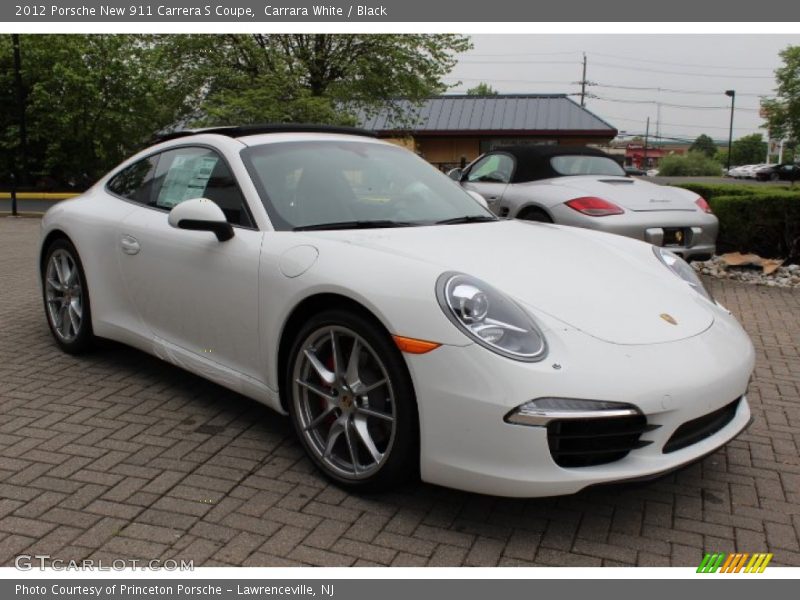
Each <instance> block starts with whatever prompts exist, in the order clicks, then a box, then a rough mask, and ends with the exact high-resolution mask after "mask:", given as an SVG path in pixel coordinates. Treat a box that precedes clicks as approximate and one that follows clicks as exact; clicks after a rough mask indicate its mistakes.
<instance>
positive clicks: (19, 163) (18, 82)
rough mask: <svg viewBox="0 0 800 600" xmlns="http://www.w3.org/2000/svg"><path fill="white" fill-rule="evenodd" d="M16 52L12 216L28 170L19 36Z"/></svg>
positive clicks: (14, 40)
mask: <svg viewBox="0 0 800 600" xmlns="http://www.w3.org/2000/svg"><path fill="white" fill-rule="evenodd" d="M11 46H12V48H13V52H14V87H15V88H16V90H15V91H16V96H17V117H18V120H19V157H18V158H17V157H14V162H13V164H14V166H15V168H14V170H13V172H12V174H11V214H12V215H14V216H16V215H17V186H18V185H19V184H23V185H24V184H26V183H27V179H28V177H27V169H28V128H27V124H26V122H25V91H24V89H23V87H22V58H21V56H20V50H19V34H16V33H12V34H11Z"/></svg>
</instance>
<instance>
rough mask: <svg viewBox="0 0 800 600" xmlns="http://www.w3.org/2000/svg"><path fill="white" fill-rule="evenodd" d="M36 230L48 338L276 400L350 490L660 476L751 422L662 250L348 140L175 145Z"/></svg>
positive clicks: (729, 332)
mask: <svg viewBox="0 0 800 600" xmlns="http://www.w3.org/2000/svg"><path fill="white" fill-rule="evenodd" d="M584 158H585V157H584ZM589 158H595V157H589ZM567 162H571V160H568V161H567ZM559 164H560V163H559ZM615 164H616V163H615ZM617 169H619V167H617ZM619 170H621V169H619ZM482 172H483V173H488V171H486V170H484V171H482ZM493 172H494V171H493ZM618 179H620V180H623V181H624V178H622V177H620V178H618ZM609 185H614V184H609ZM622 185H628V184H627V183H624V184H622ZM589 204H590V203H589ZM584 206H586V207H587V209H589V208H588V205H584ZM569 210H571V209H569ZM678 210H681V209H678ZM41 233H42V238H41V250H40V259H39V265H38V267H39V268H38V276H39V280H40V282H41V289H42V295H43V301H44V313H45V315H46V319H47V322H48V324H49V326H50V329H51V331H52V334H53V337H54V340H55V342H56V343H57V344H58V346H60V347H61V348H62V349H63V350H64V351H66V352H69V353H79V352H81V351H85V350H87V349H88V348H89V347H91V345H92V343H93V341H94V339H95V336H100V337H104V338H111V339H114V340H117V341H119V342H123V343H126V344H129V345H131V346H134V347H136V348H139V349H141V350H142V351H144V352H148V353H150V354H153V355H156V356H158V357H160V358H162V359H164V360H167V361H169V362H171V363H173V364H175V365H178V366H179V367H181V368H183V369H187V370H188V371H191V372H193V373H196V374H197V375H199V376H201V377H204V378H206V379H209V380H211V381H214V382H216V383H218V384H220V385H222V386H225V387H228V388H230V389H232V390H235V391H236V392H239V393H241V394H244V395H245V396H248V397H250V398H253V399H255V400H257V401H260V402H263V403H264V404H266V405H267V406H270V407H272V408H273V409H275V410H276V411H278V412H280V413H282V414H288V415H289V419H290V421H291V423H292V426H293V427H294V429H295V431H296V434H297V437H298V439H299V441H300V445H301V447H302V448H303V449H304V450H305V452H306V453H307V455H308V457H309V461H310V463H311V464H313V465H315V466H316V467H317V468H318V469H320V470H321V471H322V472H323V473H324V474H325V475H327V477H328V478H330V479H331V480H333V481H334V482H336V483H337V484H339V485H340V486H343V487H347V488H350V489H353V490H366V489H380V488H385V487H391V486H397V485H399V484H400V483H401V482H402V481H403V480H405V479H408V478H414V477H417V476H420V475H421V477H422V479H424V480H425V481H429V482H432V483H436V484H439V485H445V486H450V487H455V488H459V489H464V490H469V491H473V492H479V493H482V494H492V495H503V496H552V495H556V494H569V493H574V492H577V491H578V490H581V489H583V488H585V487H586V486H589V485H593V484H599V483H605V482H611V481H619V480H625V479H637V478H641V477H651V476H656V475H659V474H661V473H663V472H665V471H669V470H673V469H676V468H678V467H680V466H682V465H685V464H687V463H689V462H692V461H695V460H697V459H699V458H701V457H703V456H706V455H707V454H709V453H710V452H713V451H714V450H716V449H717V448H719V447H720V446H722V445H724V444H726V443H727V442H728V441H730V440H731V439H733V438H734V437H735V436H736V435H738V434H739V433H740V432H741V431H742V430H743V429H744V428H745V427H746V426H747V425H748V423H749V421H750V408H749V405H748V402H747V397H746V392H747V385H748V381H749V379H750V375H751V373H752V371H753V365H754V358H755V353H754V350H753V345H752V344H751V342H750V340H749V338H748V337H747V334H746V333H745V332H744V330H743V329H742V328H741V326H740V325H739V324H738V323H737V322H736V319H735V318H734V317H733V316H732V315H731V313H730V312H728V311H727V310H725V308H724V307H722V306H721V305H719V304H718V303H717V302H715V300H714V299H713V298H712V297H711V295H710V294H709V293H708V292H707V291H706V290H705V289H704V287H703V284H702V282H701V281H700V280H699V279H698V277H697V275H696V274H695V272H694V269H692V267H691V266H689V265H687V264H686V262H684V261H683V260H682V259H681V258H680V257H678V256H677V255H675V254H674V253H672V252H670V251H669V250H668V249H667V248H653V247H652V246H649V245H647V244H643V243H641V242H638V241H636V240H632V239H628V238H624V237H621V236H615V235H606V234H603V233H598V232H596V231H588V230H585V229H577V228H572V227H558V226H553V225H543V224H541V223H530V222H523V221H517V220H507V219H498V218H497V217H496V216H494V215H492V214H491V212H490V211H489V210H487V209H486V208H485V207H484V206H482V205H481V204H480V203H479V202H478V201H477V200H476V199H475V198H474V197H472V196H471V195H470V194H467V193H465V192H464V190H463V189H461V188H459V187H458V186H457V185H454V184H453V182H452V181H450V180H449V179H447V177H445V176H444V175H443V174H441V173H439V172H438V171H437V170H436V169H435V168H434V167H432V166H431V165H429V164H427V163H426V162H425V161H424V160H422V159H421V158H419V157H418V156H416V155H415V154H414V153H412V152H409V151H408V150H405V149H403V148H399V147H397V146H395V145H392V144H390V143H388V142H384V141H380V140H377V139H375V138H374V137H371V136H370V135H369V134H367V133H366V132H358V131H354V130H351V129H334V128H321V127H311V126H306V127H302V126H299V125H280V126H277V127H265V126H260V127H259V126H250V127H240V128H239V127H233V128H216V129H211V130H205V131H200V132H183V133H181V134H175V135H174V136H173V139H170V140H166V141H164V142H161V143H159V144H157V145H154V146H151V147H149V148H147V149H145V150H143V151H142V152H140V153H139V154H137V155H135V156H133V157H131V158H130V159H128V160H126V161H125V162H124V163H122V164H121V165H119V166H118V167H116V168H114V169H113V170H112V171H111V172H110V173H109V174H108V175H106V176H104V177H103V178H101V179H100V181H99V182H98V183H97V184H96V185H94V186H93V187H92V188H91V189H89V190H88V191H87V192H86V193H84V194H82V195H80V196H78V197H77V198H73V199H71V200H65V201H63V202H59V203H58V204H56V205H55V206H54V207H53V208H51V209H50V210H49V211H48V212H47V213H46V214H45V216H44V218H43V219H42V232H41ZM71 364H73V365H74V367H71V369H72V372H71V373H70V375H71V376H79V375H80V373H81V369H82V368H84V369H85V365H84V366H83V367H82V366H81V363H80V362H78V361H73V362H72V363H71ZM44 368H46V367H44ZM57 376H58V377H62V376H64V373H63V372H61V371H59V372H58V373H57ZM154 393H158V392H154ZM165 397H166V396H165ZM234 401H235V400H234ZM202 409H203V407H202V406H200V407H198V410H202ZM249 441H250V442H251V443H254V444H257V443H258V432H257V430H256V432H255V433H254V434H253V435H252V436H251V439H250V440H249ZM265 450H269V449H265Z"/></svg>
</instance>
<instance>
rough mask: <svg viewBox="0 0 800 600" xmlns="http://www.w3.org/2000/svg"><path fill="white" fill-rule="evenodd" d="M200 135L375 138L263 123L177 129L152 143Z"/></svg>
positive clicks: (352, 131) (331, 128)
mask: <svg viewBox="0 0 800 600" xmlns="http://www.w3.org/2000/svg"><path fill="white" fill-rule="evenodd" d="M202 133H216V134H218V135H226V136H228V137H232V138H238V137H243V136H246V135H259V134H262V133H339V134H345V135H360V136H364V137H375V134H374V133H373V132H371V131H366V130H364V129H359V128H358V127H345V126H342V125H319V124H315V123H263V124H258V125H224V126H219V127H203V128H200V129H179V130H177V131H170V132H168V133H164V134H158V135H156V136H155V137H154V138H153V143H157V142H166V141H168V140H174V139H177V138H182V137H187V136H191V135H200V134H202Z"/></svg>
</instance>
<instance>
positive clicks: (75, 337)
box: [42, 238, 94, 354]
mask: <svg viewBox="0 0 800 600" xmlns="http://www.w3.org/2000/svg"><path fill="white" fill-rule="evenodd" d="M42 296H43V301H44V311H45V315H46V316H47V324H48V325H49V326H50V333H52V334H53V337H54V338H55V340H56V343H57V344H58V345H59V347H60V348H61V349H62V350H63V351H64V352H68V353H69V354H79V353H81V352H85V351H86V350H88V349H89V348H91V346H92V345H93V343H94V333H93V332H92V312H91V306H90V303H89V288H88V286H87V285H86V276H85V274H84V271H83V265H82V264H81V260H80V257H79V256H78V251H77V250H76V249H75V246H73V245H72V243H71V242H70V241H69V240H67V239H65V238H59V239H57V240H55V241H54V242H53V243H51V244H50V245H49V246H48V248H47V251H46V254H45V259H44V263H43V264H42Z"/></svg>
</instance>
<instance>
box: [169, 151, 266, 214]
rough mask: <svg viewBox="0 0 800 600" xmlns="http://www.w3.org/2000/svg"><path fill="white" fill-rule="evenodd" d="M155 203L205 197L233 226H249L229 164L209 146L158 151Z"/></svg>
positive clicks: (178, 201)
mask: <svg viewBox="0 0 800 600" xmlns="http://www.w3.org/2000/svg"><path fill="white" fill-rule="evenodd" d="M154 182H155V183H154V186H153V187H154V191H153V193H154V198H155V200H154V202H153V204H154V206H157V207H158V208H165V209H167V210H169V209H171V208H172V207H173V206H175V205H177V204H180V203H181V202H183V201H185V200H191V199H193V198H208V199H209V200H213V201H214V202H216V203H217V205H218V206H219V207H220V208H221V209H222V212H223V213H225V218H226V219H227V221H228V222H229V223H231V224H233V225H243V226H245V227H252V226H253V223H252V221H251V219H250V214H249V213H248V212H247V208H246V207H245V201H244V197H243V196H242V193H241V191H239V186H238V185H236V180H235V179H234V177H233V174H232V173H231V172H230V169H228V165H227V164H225V161H224V160H222V157H220V155H219V154H217V153H216V152H214V151H213V150H209V149H208V148H176V149H175V150H168V151H167V152H164V153H163V154H161V158H160V159H159V161H158V167H157V168H156V173H155V177H154Z"/></svg>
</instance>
